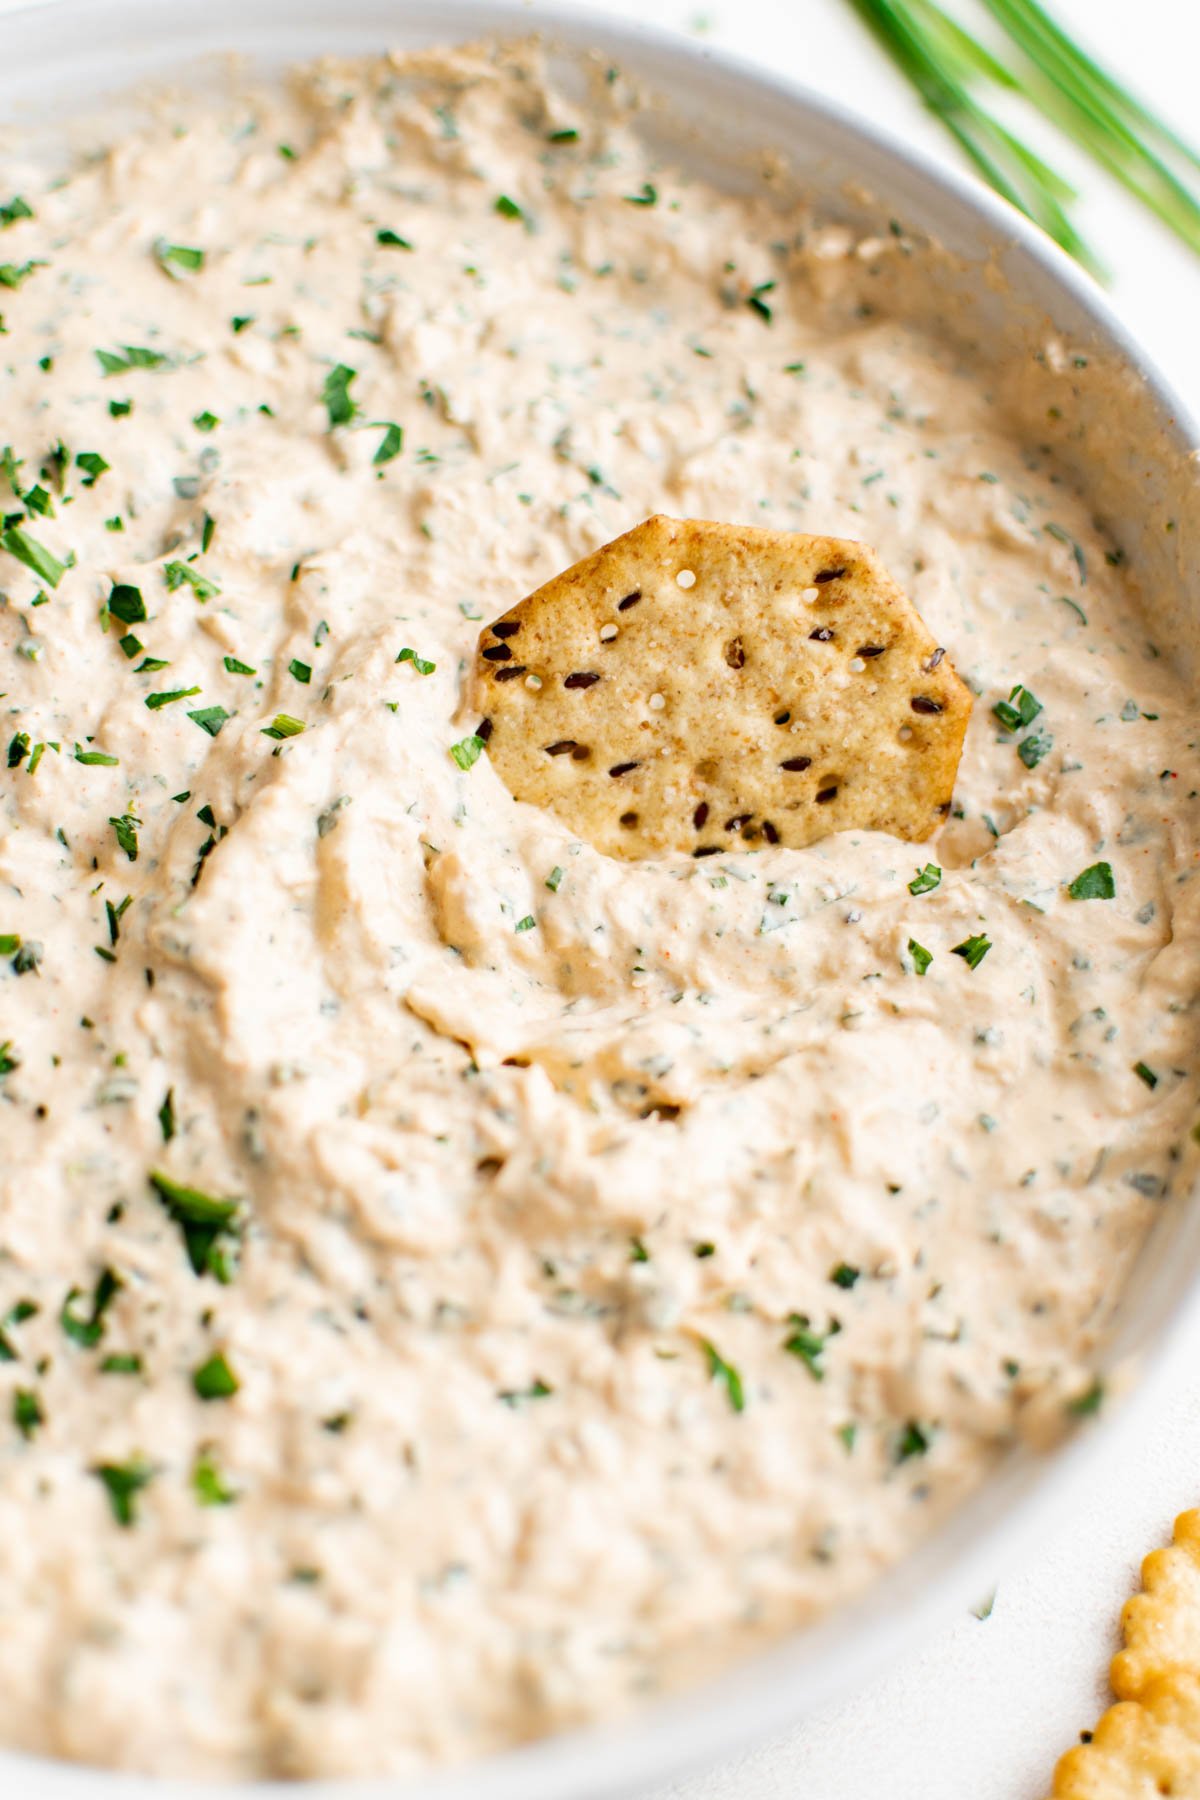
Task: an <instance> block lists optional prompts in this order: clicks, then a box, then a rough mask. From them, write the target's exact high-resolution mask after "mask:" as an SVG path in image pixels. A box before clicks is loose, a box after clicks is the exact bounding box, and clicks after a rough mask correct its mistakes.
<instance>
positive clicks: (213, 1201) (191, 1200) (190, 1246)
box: [148, 1169, 241, 1283]
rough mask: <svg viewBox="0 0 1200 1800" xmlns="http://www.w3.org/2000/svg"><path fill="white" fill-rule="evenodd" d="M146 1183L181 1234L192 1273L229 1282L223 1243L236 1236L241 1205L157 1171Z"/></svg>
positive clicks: (227, 1251) (227, 1254) (230, 1265)
mask: <svg viewBox="0 0 1200 1800" xmlns="http://www.w3.org/2000/svg"><path fill="white" fill-rule="evenodd" d="M148 1179H149V1182H150V1185H151V1187H152V1188H153V1189H154V1190H155V1192H156V1193H157V1195H158V1197H159V1199H160V1200H161V1201H162V1203H163V1205H164V1206H165V1207H166V1209H167V1211H168V1212H169V1213H170V1215H171V1217H172V1218H173V1219H174V1220H175V1222H176V1224H177V1225H178V1226H179V1228H180V1230H181V1231H182V1233H183V1241H184V1245H185V1247H186V1249H187V1254H188V1261H189V1262H190V1263H191V1265H192V1269H193V1272H194V1273H195V1274H197V1275H214V1276H215V1277H216V1279H217V1280H218V1281H219V1282H222V1283H227V1282H229V1281H230V1280H231V1279H232V1276H233V1263H232V1260H231V1256H230V1248H229V1245H228V1242H227V1240H228V1239H230V1238H236V1237H237V1236H238V1235H239V1234H240V1231H241V1224H240V1217H239V1214H240V1210H241V1202H240V1201H239V1200H232V1199H221V1198H219V1197H218V1196H216V1195H214V1194H206V1193H203V1192H202V1191H201V1190H200V1189H199V1188H193V1187H187V1186H185V1184H184V1183H183V1182H179V1181H175V1180H174V1179H173V1178H172V1177H171V1176H170V1175H164V1174H163V1173H162V1171H161V1170H159V1169H154V1170H152V1171H151V1173H150V1175H149V1177H148Z"/></svg>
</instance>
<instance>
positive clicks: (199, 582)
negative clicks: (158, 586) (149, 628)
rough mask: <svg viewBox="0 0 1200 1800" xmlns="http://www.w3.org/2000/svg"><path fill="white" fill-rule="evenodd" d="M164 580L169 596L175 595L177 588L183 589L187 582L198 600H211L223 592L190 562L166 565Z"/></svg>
mask: <svg viewBox="0 0 1200 1800" xmlns="http://www.w3.org/2000/svg"><path fill="white" fill-rule="evenodd" d="M163 580H164V581H165V582H166V584H167V592H168V593H169V594H173V593H174V592H175V591H176V589H177V588H181V587H182V586H183V584H184V582H185V581H186V582H187V584H188V586H189V587H190V588H191V589H192V590H193V592H194V593H195V595H196V598H197V600H211V599H212V598H213V596H214V595H215V594H219V593H220V591H221V590H220V588H219V586H218V585H217V583H216V582H215V581H210V580H209V578H208V576H207V575H202V574H201V573H200V571H199V569H197V568H194V567H193V566H192V564H191V563H190V562H169V563H164V564H163Z"/></svg>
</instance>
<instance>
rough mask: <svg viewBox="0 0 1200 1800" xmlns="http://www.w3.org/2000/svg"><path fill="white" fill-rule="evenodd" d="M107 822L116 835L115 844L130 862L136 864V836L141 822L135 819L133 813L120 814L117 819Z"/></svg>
mask: <svg viewBox="0 0 1200 1800" xmlns="http://www.w3.org/2000/svg"><path fill="white" fill-rule="evenodd" d="M108 822H109V824H110V825H111V826H112V828H113V830H114V832H115V833H116V837H117V843H118V844H119V845H120V847H121V849H122V850H123V851H124V852H125V854H126V856H127V857H128V858H129V860H130V862H136V861H137V859H138V840H137V834H138V826H139V825H140V824H141V820H140V819H138V818H135V817H134V815H133V813H122V814H121V816H120V818H119V819H109V821H108Z"/></svg>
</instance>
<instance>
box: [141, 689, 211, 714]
mask: <svg viewBox="0 0 1200 1800" xmlns="http://www.w3.org/2000/svg"><path fill="white" fill-rule="evenodd" d="M199 692H200V689H199V688H198V687H190V688H168V689H167V690H166V691H165V692H163V693H161V694H147V695H146V701H145V704H146V705H147V706H148V707H149V708H150V711H151V712H159V711H161V709H162V708H163V707H164V706H171V705H173V704H174V702H175V701H176V700H190V699H191V697H192V695H193V694H198V693H199Z"/></svg>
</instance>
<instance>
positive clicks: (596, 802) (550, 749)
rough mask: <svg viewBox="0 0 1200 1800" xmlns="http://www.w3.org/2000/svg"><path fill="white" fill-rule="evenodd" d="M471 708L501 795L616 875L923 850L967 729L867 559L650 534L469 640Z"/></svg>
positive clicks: (716, 536)
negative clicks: (754, 857) (659, 863)
mask: <svg viewBox="0 0 1200 1800" xmlns="http://www.w3.org/2000/svg"><path fill="white" fill-rule="evenodd" d="M472 700H473V704H474V705H475V706H476V707H477V708H478V710H479V713H480V716H481V720H482V723H481V725H480V728H479V735H480V736H481V737H482V738H484V740H485V741H486V744H487V750H488V755H489V757H490V758H491V761H492V763H493V765H494V767H495V769H496V771H497V773H498V774H499V775H500V778H501V780H502V781H503V782H504V783H505V785H506V786H507V787H508V788H509V789H510V791H511V792H512V793H513V794H514V795H515V796H516V798H517V799H519V800H525V801H528V802H530V803H531V804H533V805H535V806H544V807H546V808H548V809H549V810H550V811H551V812H554V813H557V814H558V815H559V816H560V817H561V818H563V819H565V820H568V821H569V822H570V823H571V824H572V825H573V826H574V828H575V830H576V831H578V832H579V834H580V836H582V837H585V838H587V839H588V840H589V841H590V842H591V843H592V844H594V845H595V846H596V848H597V849H599V850H603V851H606V852H607V853H608V854H609V855H612V856H623V857H643V856H655V855H661V854H663V853H664V852H668V851H685V852H688V853H690V854H691V855H693V856H713V855H716V854H718V853H719V852H720V851H725V850H740V849H747V848H751V849H761V848H762V847H763V845H765V844H787V845H791V846H800V845H803V844H810V843H812V842H813V841H814V840H815V839H817V838H822V837H827V836H829V835H830V834H831V833H832V832H835V831H845V830H847V829H848V828H850V827H854V826H857V827H859V828H864V827H865V828H869V829H874V830H879V831H887V832H891V834H892V835H893V836H894V837H899V838H909V839H914V840H916V839H921V838H927V837H928V836H929V835H930V834H931V833H932V832H934V831H936V830H937V828H938V826H939V825H940V824H941V822H942V820H943V819H944V818H945V816H946V814H947V812H948V811H949V808H950V799H951V795H952V792H953V788H954V777H955V772H956V770H957V768H958V760H959V756H960V754H961V751H962V742H963V734H964V733H965V731H966V727H967V719H968V717H969V714H970V710H971V697H970V694H969V693H968V691H967V689H966V687H965V686H964V684H963V683H962V681H960V679H959V678H958V676H957V675H956V674H955V672H954V669H953V667H952V666H951V664H950V662H949V660H948V659H947V657H946V655H945V652H944V650H943V649H942V648H941V647H940V646H939V644H938V643H937V640H936V639H935V638H934V637H932V636H931V634H930V633H929V632H928V631H927V630H926V628H925V625H924V624H923V622H922V621H921V619H920V618H919V617H918V615H917V613H916V612H915V611H914V610H913V608H912V606H911V605H910V603H909V601H908V600H907V598H906V597H905V595H904V594H903V593H902V592H901V590H900V589H899V588H898V587H897V586H896V584H895V582H894V581H892V579H891V577H890V576H889V575H888V574H887V572H886V571H885V570H884V569H883V567H882V566H881V564H880V563H879V560H878V558H877V557H876V556H875V554H874V552H873V551H872V550H870V549H868V548H867V547H866V546H865V545H863V544H857V543H853V542H850V541H848V540H845V539H841V538H826V537H805V536H802V535H801V534H800V533H797V532H782V531H763V530H759V529H757V528H754V527H750V526H735V525H720V524H712V523H709V522H707V521H705V520H702V519H687V520H675V519H667V518H662V517H655V518H651V519H647V520H646V521H645V522H644V524H641V525H638V526H636V527H635V529H634V530H632V531H630V532H627V533H626V534H625V536H624V537H620V538H617V539H615V540H614V542H613V543H611V544H606V545H605V546H604V547H603V548H602V549H600V550H597V551H596V552H595V553H594V554H593V555H592V556H589V557H585V558H584V560H583V561H582V562H579V563H576V564H575V566H574V568H571V569H568V570H567V571H566V572H565V573H564V574H562V575H558V576H556V577H555V579H554V580H553V581H549V582H547V583H546V585H545V586H544V587H541V588H538V590H537V591H536V593H533V594H530V595H529V596H528V598H527V599H525V600H522V601H521V602H520V604H519V605H517V606H514V607H513V608H512V610H511V611H509V612H507V613H505V614H504V616H503V617H502V618H500V619H497V620H496V621H495V622H494V623H493V624H492V625H490V626H488V627H487V628H486V629H485V630H484V631H483V632H482V633H481V635H480V640H479V648H478V652H477V655H476V661H475V669H474V674H473V682H472Z"/></svg>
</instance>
